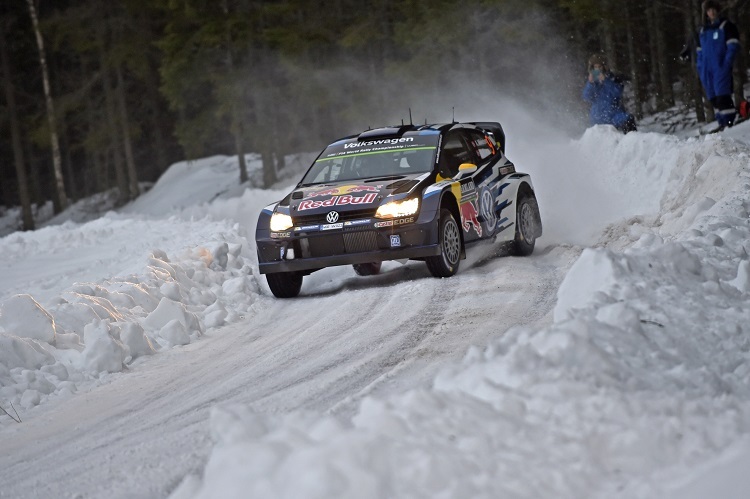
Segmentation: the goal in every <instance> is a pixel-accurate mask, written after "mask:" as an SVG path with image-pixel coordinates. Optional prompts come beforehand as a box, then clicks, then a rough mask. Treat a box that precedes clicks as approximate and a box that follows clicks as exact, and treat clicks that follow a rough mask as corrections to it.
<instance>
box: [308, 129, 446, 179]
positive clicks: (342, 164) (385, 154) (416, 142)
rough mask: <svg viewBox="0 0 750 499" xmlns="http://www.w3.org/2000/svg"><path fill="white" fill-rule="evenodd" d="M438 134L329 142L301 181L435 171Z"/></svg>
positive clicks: (363, 177)
mask: <svg viewBox="0 0 750 499" xmlns="http://www.w3.org/2000/svg"><path fill="white" fill-rule="evenodd" d="M438 140H439V135H438V134H430V135H413V136H405V137H400V138H395V139H381V140H370V141H363V142H358V141H357V139H351V140H346V141H341V142H337V143H335V144H331V145H330V146H328V147H327V148H326V149H325V150H324V151H323V152H322V153H321V155H320V156H319V157H318V159H317V160H316V161H315V163H314V164H313V165H312V166H311V167H310V169H309V170H308V171H307V173H306V174H305V176H304V178H303V179H302V182H301V184H302V185H313V184H325V183H328V182H339V181H345V180H364V179H368V178H375V177H384V176H402V175H411V174H414V173H426V172H430V171H432V169H433V167H434V164H435V151H436V150H437V144H438Z"/></svg>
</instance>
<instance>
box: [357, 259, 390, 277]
mask: <svg viewBox="0 0 750 499" xmlns="http://www.w3.org/2000/svg"><path fill="white" fill-rule="evenodd" d="M382 265H383V263H382V262H370V263H355V264H354V265H352V267H354V272H355V273H356V274H357V275H361V276H368V275H378V274H379V273H380V267H381V266H382Z"/></svg>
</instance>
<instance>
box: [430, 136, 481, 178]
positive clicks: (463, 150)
mask: <svg viewBox="0 0 750 499" xmlns="http://www.w3.org/2000/svg"><path fill="white" fill-rule="evenodd" d="M475 161H476V159H475V158H474V155H473V154H472V153H471V152H470V151H469V149H468V145H467V143H466V142H465V141H464V140H462V137H461V133H460V132H459V131H453V132H448V133H447V134H446V136H445V140H444V141H443V150H442V151H441V153H440V164H439V169H440V174H441V175H442V176H443V177H446V178H450V177H455V176H456V174H457V173H458V167H459V166H461V164H462V163H474V162H475Z"/></svg>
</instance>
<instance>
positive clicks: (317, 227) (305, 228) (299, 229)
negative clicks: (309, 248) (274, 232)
mask: <svg viewBox="0 0 750 499" xmlns="http://www.w3.org/2000/svg"><path fill="white" fill-rule="evenodd" d="M314 230H320V225H303V226H301V227H295V228H294V231H295V232H311V231H314Z"/></svg>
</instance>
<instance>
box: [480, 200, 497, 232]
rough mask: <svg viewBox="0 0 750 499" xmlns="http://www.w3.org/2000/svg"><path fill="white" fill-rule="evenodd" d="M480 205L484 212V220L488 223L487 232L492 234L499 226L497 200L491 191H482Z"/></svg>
mask: <svg viewBox="0 0 750 499" xmlns="http://www.w3.org/2000/svg"><path fill="white" fill-rule="evenodd" d="M479 205H480V209H481V211H482V220H484V221H485V223H486V225H485V226H486V227H487V232H489V233H492V231H494V230H495V226H496V225H497V216H496V215H495V200H494V198H493V197H492V193H491V192H490V190H489V189H483V190H482V194H481V195H480V203H479ZM488 235H489V234H488Z"/></svg>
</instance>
